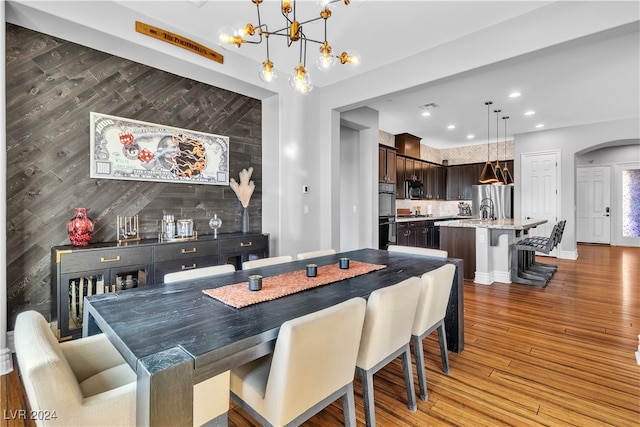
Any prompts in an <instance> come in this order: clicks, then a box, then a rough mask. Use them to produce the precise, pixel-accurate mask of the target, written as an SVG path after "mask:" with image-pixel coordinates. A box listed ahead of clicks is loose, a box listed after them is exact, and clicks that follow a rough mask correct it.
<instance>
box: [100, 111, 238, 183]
mask: <svg viewBox="0 0 640 427" xmlns="http://www.w3.org/2000/svg"><path fill="white" fill-rule="evenodd" d="M90 134H91V167H90V177H91V178H100V179H124V180H135V181H159V182H182V183H189V184H214V185H229V137H227V136H222V135H214V134H210V133H204V132H198V131H193V130H188V129H180V128H175V127H171V126H164V125H160V124H155V123H148V122H142V121H138V120H131V119H126V118H122V117H116V116H109V115H106V114H100V113H94V112H91V113H90Z"/></svg>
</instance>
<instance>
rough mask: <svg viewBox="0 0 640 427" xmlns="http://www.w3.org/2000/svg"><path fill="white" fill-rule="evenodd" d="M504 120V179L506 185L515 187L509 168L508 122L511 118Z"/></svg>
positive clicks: (506, 117)
mask: <svg viewBox="0 0 640 427" xmlns="http://www.w3.org/2000/svg"><path fill="white" fill-rule="evenodd" d="M502 119H503V120H504V169H503V170H502V177H503V179H504V183H505V184H507V185H513V177H512V176H511V172H509V168H508V167H507V120H509V116H505V117H503V118H502Z"/></svg>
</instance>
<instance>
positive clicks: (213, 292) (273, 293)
mask: <svg viewBox="0 0 640 427" xmlns="http://www.w3.org/2000/svg"><path fill="white" fill-rule="evenodd" d="M385 267H386V265H379V264H370V263H366V262H360V261H354V260H350V261H349V268H348V269H345V270H342V269H340V267H339V266H338V263H337V262H335V263H333V264H329V265H319V266H318V274H317V276H316V277H307V272H306V269H304V270H298V271H292V272H289V273H283V274H278V275H277V276H271V277H263V278H262V289H261V290H259V291H250V290H249V282H242V283H235V284H233V285H226V286H222V287H219V288H214V289H205V290H203V291H202V292H204V293H205V294H206V295H209V296H210V297H212V298H215V299H217V300H219V301H221V302H223V303H225V304H227V305H230V306H231V307H235V308H242V307H246V306H248V305H252V304H257V303H259V302H265V301H271V300H274V299H277V298H280V297H283V296H286V295H291V294H295V293H297V292H300V291H304V290H306V289H311V288H315V287H318V286H322V285H328V284H329V283H334V282H338V281H340V280H344V279H350V278H352V277H356V276H360V275H363V274H367V273H370V272H372V271H376V270H381V269H383V268H385Z"/></svg>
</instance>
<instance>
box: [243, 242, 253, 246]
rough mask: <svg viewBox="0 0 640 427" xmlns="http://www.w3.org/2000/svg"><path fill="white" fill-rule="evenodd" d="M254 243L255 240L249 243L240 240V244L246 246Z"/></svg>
mask: <svg viewBox="0 0 640 427" xmlns="http://www.w3.org/2000/svg"><path fill="white" fill-rule="evenodd" d="M251 245H253V242H249V243H242V242H240V246H242V247H245V246H251Z"/></svg>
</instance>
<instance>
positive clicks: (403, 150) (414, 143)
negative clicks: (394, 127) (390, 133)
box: [395, 133, 421, 159]
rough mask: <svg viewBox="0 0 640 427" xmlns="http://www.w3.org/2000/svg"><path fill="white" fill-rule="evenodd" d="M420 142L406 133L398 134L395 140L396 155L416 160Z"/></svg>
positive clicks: (418, 155) (418, 154) (418, 156)
mask: <svg viewBox="0 0 640 427" xmlns="http://www.w3.org/2000/svg"><path fill="white" fill-rule="evenodd" d="M420 141H421V139H420V138H418V137H417V136H414V135H411V134H408V133H401V134H398V135H396V138H395V142H396V148H397V149H398V153H400V154H404V155H405V156H411V157H415V158H418V159H419V158H420Z"/></svg>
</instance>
